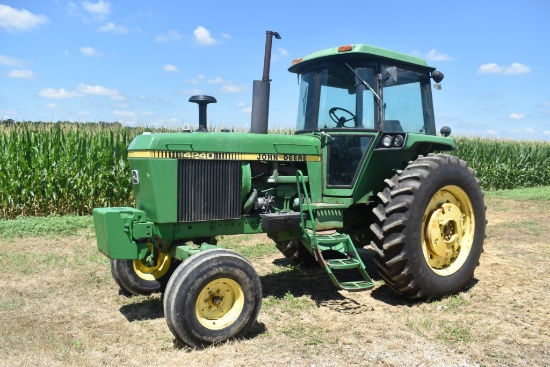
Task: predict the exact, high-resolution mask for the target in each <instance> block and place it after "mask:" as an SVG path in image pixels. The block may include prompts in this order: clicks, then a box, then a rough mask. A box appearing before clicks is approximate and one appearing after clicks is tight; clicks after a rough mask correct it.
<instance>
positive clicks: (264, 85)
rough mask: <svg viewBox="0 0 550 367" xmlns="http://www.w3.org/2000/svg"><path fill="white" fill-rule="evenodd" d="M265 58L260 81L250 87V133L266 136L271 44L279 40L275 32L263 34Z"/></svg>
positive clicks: (279, 37) (254, 82)
mask: <svg viewBox="0 0 550 367" xmlns="http://www.w3.org/2000/svg"><path fill="white" fill-rule="evenodd" d="M265 33H266V35H265V56H264V74H263V77H262V80H254V81H253V85H252V120H251V124H250V132H251V133H254V134H267V124H268V121H267V120H268V116H269V89H270V84H269V83H270V82H271V80H270V79H269V66H270V63H271V43H272V40H273V37H275V38H277V39H279V40H280V39H281V36H280V35H279V33H277V32H273V31H266V32H265Z"/></svg>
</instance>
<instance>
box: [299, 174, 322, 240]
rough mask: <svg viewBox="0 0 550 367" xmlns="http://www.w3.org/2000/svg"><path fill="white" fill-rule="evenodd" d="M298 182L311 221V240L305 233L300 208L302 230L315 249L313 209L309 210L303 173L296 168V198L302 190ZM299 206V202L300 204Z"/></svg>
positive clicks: (300, 195) (300, 194)
mask: <svg viewBox="0 0 550 367" xmlns="http://www.w3.org/2000/svg"><path fill="white" fill-rule="evenodd" d="M300 184H302V186H303V190H304V199H305V201H306V205H307V212H308V215H309V220H311V223H312V226H311V229H312V231H313V233H312V235H313V240H312V237H311V236H310V235H309V234H308V233H307V228H306V220H305V219H304V212H303V211H302V210H301V208H300V220H301V221H302V229H303V232H304V234H305V236H306V237H308V240H309V242H310V243H311V244H312V245H313V246H312V248H313V249H315V248H316V247H317V241H316V239H317V233H316V231H315V220H314V219H313V211H312V210H311V203H310V201H309V195H308V193H307V187H306V183H305V180H304V174H303V173H302V171H300V170H298V171H296V185H297V187H298V198H301V197H302V191H301V189H300ZM300 206H301V204H300Z"/></svg>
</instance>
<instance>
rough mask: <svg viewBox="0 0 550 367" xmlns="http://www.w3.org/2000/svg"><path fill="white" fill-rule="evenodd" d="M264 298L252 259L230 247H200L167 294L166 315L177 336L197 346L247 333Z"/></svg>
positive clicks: (192, 345)
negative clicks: (229, 249) (227, 248)
mask: <svg viewBox="0 0 550 367" xmlns="http://www.w3.org/2000/svg"><path fill="white" fill-rule="evenodd" d="M261 303H262V285H261V283H260V278H259V277H258V274H257V273H256V271H255V270H254V268H253V267H252V265H251V264H250V263H249V262H248V261H247V260H246V259H245V258H244V257H243V256H241V255H239V254H236V253H234V252H231V251H228V250H225V249H213V250H206V251H203V252H200V253H198V254H196V255H193V256H191V257H190V258H188V259H187V260H185V261H184V262H183V263H182V264H181V265H180V266H179V267H178V268H177V269H176V271H175V272H174V274H173V275H172V277H171V278H170V281H169V282H168V286H167V287H166V293H165V295H164V303H163V306H164V315H165V316H166V323H167V324H168V328H169V329H170V331H171V332H172V334H174V336H175V337H176V338H177V339H179V340H180V341H182V342H183V343H185V344H187V345H189V346H190V347H193V348H203V347H206V346H208V345H211V344H214V343H219V342H224V341H226V340H228V339H231V338H239V337H242V336H244V335H245V334H246V333H247V332H248V331H249V330H250V328H251V327H252V325H253V324H254V322H255V321H256V318H257V317H258V313H259V311H260V307H261Z"/></svg>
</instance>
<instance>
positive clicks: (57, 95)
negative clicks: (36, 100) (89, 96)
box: [38, 88, 81, 99]
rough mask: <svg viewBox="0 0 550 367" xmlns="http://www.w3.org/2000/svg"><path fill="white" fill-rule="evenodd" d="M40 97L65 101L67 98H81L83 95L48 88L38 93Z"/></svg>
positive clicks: (62, 89) (61, 89)
mask: <svg viewBox="0 0 550 367" xmlns="http://www.w3.org/2000/svg"><path fill="white" fill-rule="evenodd" d="M38 95H39V96H40V97H43V98H54V99H65V98H75V97H80V96H81V94H80V93H78V92H76V91H72V92H70V91H67V90H65V89H64V88H60V89H53V88H46V89H42V90H41V91H40V92H38Z"/></svg>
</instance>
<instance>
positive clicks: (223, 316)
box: [93, 31, 486, 348]
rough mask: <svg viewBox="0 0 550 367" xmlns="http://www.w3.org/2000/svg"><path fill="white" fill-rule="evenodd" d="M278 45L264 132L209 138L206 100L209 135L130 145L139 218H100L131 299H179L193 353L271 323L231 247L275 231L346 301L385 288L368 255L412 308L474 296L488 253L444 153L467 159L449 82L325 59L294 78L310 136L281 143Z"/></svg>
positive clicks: (462, 168)
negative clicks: (417, 302)
mask: <svg viewBox="0 0 550 367" xmlns="http://www.w3.org/2000/svg"><path fill="white" fill-rule="evenodd" d="M273 37H275V38H280V36H279V34H278V33H277V32H272V31H268V32H267V33H266V52H265V60H264V74H263V78H262V80H256V81H254V82H253V103H252V106H253V109H252V123H251V130H250V132H249V133H244V132H242V133H238V132H226V131H221V132H209V130H208V127H207V124H206V121H207V118H206V116H207V105H208V104H210V103H214V102H216V99H215V98H214V97H211V96H206V95H198V96H194V97H191V98H190V100H189V101H190V102H194V103H197V104H198V106H199V127H198V129H196V130H195V131H192V132H191V131H183V132H175V133H163V134H149V133H144V134H143V135H140V136H138V137H136V138H135V139H134V140H133V142H132V143H131V144H130V146H129V147H128V160H129V164H130V169H131V173H132V177H131V179H132V185H133V190H134V196H135V200H136V208H133V207H116V208H96V209H94V211H93V214H94V222H95V228H96V234H97V243H98V247H99V250H100V251H101V252H102V253H104V254H105V255H107V256H108V257H109V258H110V259H111V272H112V275H113V278H114V279H115V281H116V283H117V284H118V285H119V286H120V288H121V291H122V292H123V293H126V294H134V295H149V294H151V293H153V292H164V298H163V305H164V314H165V316H166V321H167V323H168V327H169V328H170V330H171V331H172V333H173V334H174V336H175V337H176V338H177V339H179V340H181V341H182V342H183V343H185V344H187V345H189V346H191V347H196V348H200V347H204V346H207V345H210V344H212V343H217V342H222V341H225V340H227V339H230V338H235V337H240V336H243V335H244V334H245V333H247V331H248V330H249V329H250V327H251V326H252V325H253V323H254V322H255V321H256V318H257V316H258V312H259V311H260V306H261V302H262V285H261V281H260V278H259V276H258V274H257V273H256V271H255V270H254V268H253V267H252V265H251V264H250V262H249V261H247V260H246V259H245V258H244V257H243V256H241V255H239V254H237V253H235V252H233V251H229V250H227V249H223V248H220V247H218V246H217V244H216V236H220V235H224V236H225V235H233V234H255V233H265V234H267V236H268V237H269V238H270V239H272V240H273V242H274V246H276V247H277V248H278V249H279V250H280V251H281V252H282V254H283V255H284V256H285V257H286V258H288V259H289V260H291V261H294V262H296V263H298V264H304V265H305V264H318V265H319V266H320V267H321V268H322V269H324V270H325V271H326V273H327V275H328V279H330V280H331V281H332V283H334V286H335V287H337V288H339V289H342V290H345V291H360V290H366V289H369V288H372V287H373V282H372V280H371V278H370V277H369V275H368V274H367V272H366V271H365V265H364V263H363V260H362V259H361V257H360V256H359V255H358V252H357V248H361V247H364V246H368V247H370V248H371V249H372V250H374V252H375V257H374V262H375V264H376V267H377V268H378V273H379V275H380V277H381V278H382V279H383V280H384V281H385V283H386V284H387V286H388V287H389V288H391V289H392V290H394V291H395V292H397V293H399V294H401V295H403V296H405V297H408V298H413V299H433V298H440V297H443V296H446V295H449V294H453V293H456V292H459V291H461V290H462V289H463V288H464V287H465V286H466V285H467V283H468V282H469V280H470V279H471V278H472V276H473V273H474V269H475V268H476V266H477V265H478V262H479V257H480V253H481V251H482V246H483V240H484V237H485V225H486V220H485V210H486V207H485V204H484V201H483V193H482V191H481V189H480V184H479V180H477V179H476V178H475V176H474V173H473V171H472V169H470V168H469V167H468V165H467V164H466V163H465V162H464V161H462V160H460V159H458V158H456V157H454V156H450V155H446V154H440V153H435V152H441V151H450V150H453V149H454V148H455V141H454V139H453V138H451V137H449V134H450V129H449V128H448V127H443V128H442V129H441V131H440V133H441V135H437V133H436V127H435V120H434V111H433V105H432V82H433V83H435V84H434V87H435V88H436V89H440V84H439V83H440V82H441V80H442V79H443V74H442V73H441V72H439V71H436V70H435V68H433V67H431V66H428V65H427V64H426V62H425V61H424V60H422V59H420V58H418V57H414V56H411V55H406V54H401V53H397V52H393V51H389V50H386V49H382V48H378V47H373V46H368V45H363V44H355V45H345V46H341V47H335V48H329V49H326V50H322V51H319V52H316V53H313V54H311V55H308V56H305V57H303V58H299V59H296V60H294V61H293V63H292V66H290V68H289V71H290V72H291V73H295V74H297V75H298V77H299V80H300V83H299V86H300V87H299V88H300V92H299V104H298V114H297V121H296V133H295V134H294V135H278V134H267V130H268V123H267V121H268V110H269V88H270V79H269V67H270V66H269V60H270V56H271V45H272V39H273ZM328 279H327V280H328ZM322 280H323V279H320V281H322ZM296 281H299V279H297V280H296Z"/></svg>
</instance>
